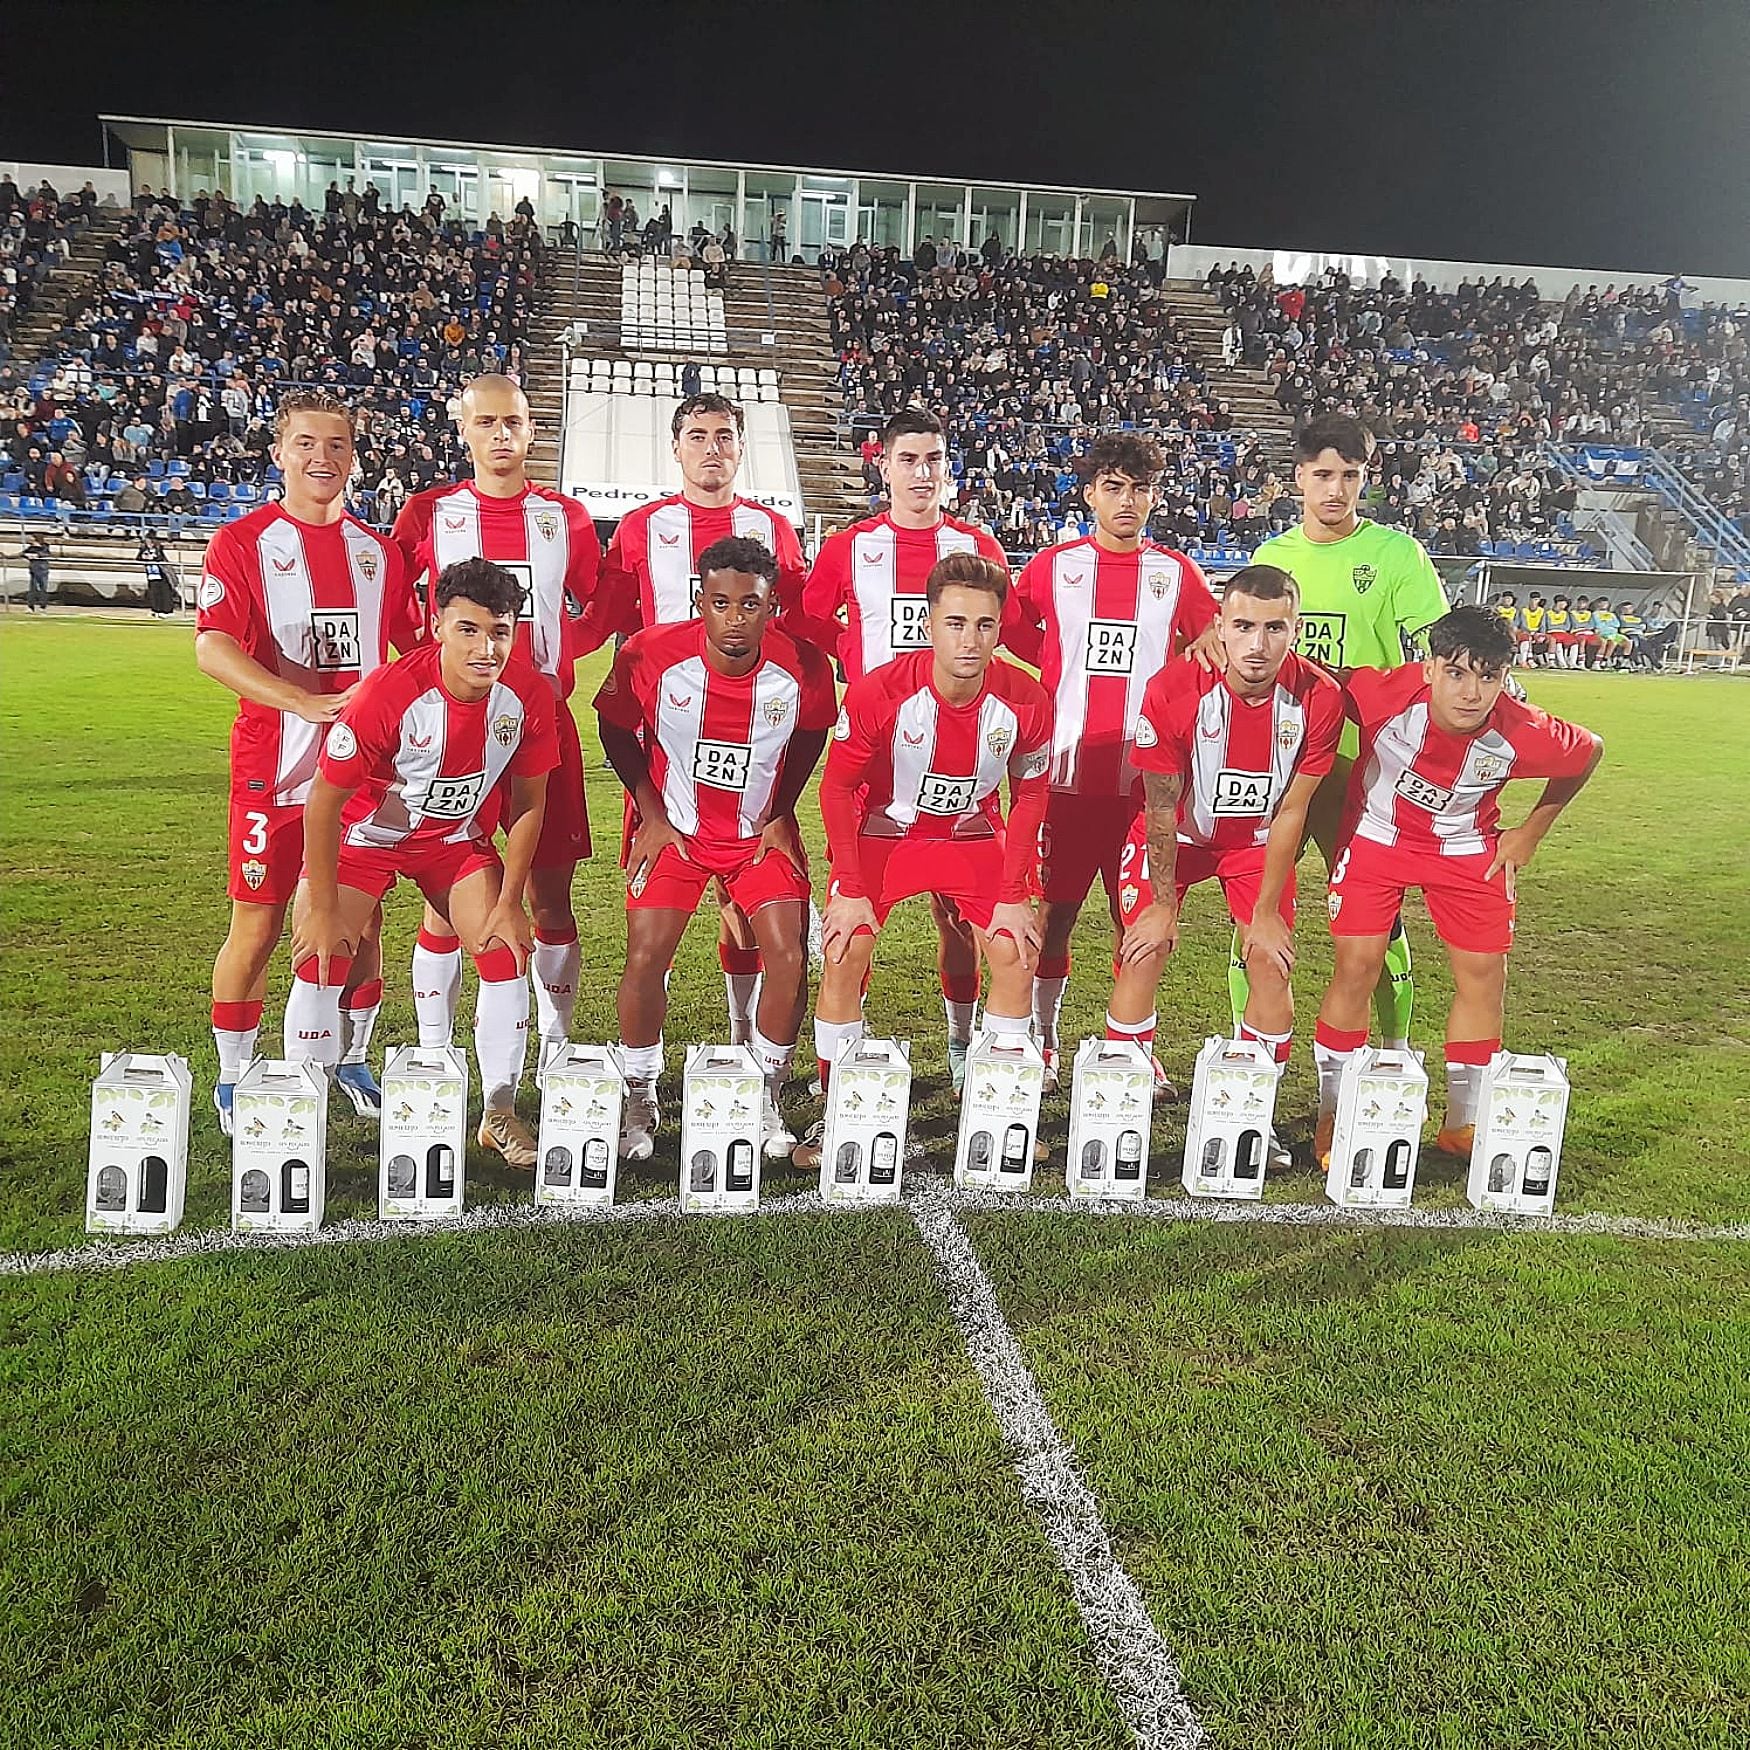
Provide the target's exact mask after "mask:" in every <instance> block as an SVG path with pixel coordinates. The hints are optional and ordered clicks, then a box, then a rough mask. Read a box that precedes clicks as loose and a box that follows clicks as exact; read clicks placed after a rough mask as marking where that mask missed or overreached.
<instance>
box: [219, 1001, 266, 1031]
mask: <svg viewBox="0 0 1750 1750" xmlns="http://www.w3.org/2000/svg"><path fill="white" fill-rule="evenodd" d="M213 1025H214V1026H215V1027H217V1028H221V1029H223V1031H225V1032H227V1033H253V1032H254V1031H255V1030H256V1029H257V1028H258V1027H259V1026H260V1025H261V1004H260V1003H259V1002H251V1003H214V1004H213Z"/></svg>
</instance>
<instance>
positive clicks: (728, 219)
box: [103, 116, 1194, 263]
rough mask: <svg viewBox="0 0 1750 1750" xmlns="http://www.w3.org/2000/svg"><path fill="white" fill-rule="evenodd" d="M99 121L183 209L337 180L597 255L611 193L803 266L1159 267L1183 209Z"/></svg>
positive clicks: (683, 163)
mask: <svg viewBox="0 0 1750 1750" xmlns="http://www.w3.org/2000/svg"><path fill="white" fill-rule="evenodd" d="M103 120H104V126H105V150H106V156H107V158H108V161H109V162H111V163H115V162H121V161H125V162H126V163H127V164H128V167H129V169H130V171H131V173H132V177H133V182H134V186H135V187H136V188H140V187H147V186H149V187H151V188H154V189H161V188H166V187H168V188H170V189H171V190H172V191H173V192H174V194H175V195H176V196H177V197H178V198H179V199H182V200H185V201H186V200H191V199H193V198H194V196H195V195H197V194H200V193H211V192H212V191H214V190H218V189H223V190H224V191H225V192H226V193H227V194H228V195H230V196H231V198H232V199H234V200H236V201H238V202H239V203H240V204H242V205H244V206H247V205H249V204H250V203H251V202H253V201H254V200H255V198H256V197H257V196H258V195H259V196H261V197H262V198H263V199H264V200H268V201H273V200H283V201H288V202H289V201H292V200H299V201H302V202H303V203H304V205H305V206H307V207H312V208H315V209H317V210H320V208H321V206H322V203H323V198H324V196H325V195H326V194H327V192H328V190H329V188H330V187H336V188H338V189H340V190H342V191H344V190H345V189H346V187H347V185H348V184H349V183H350V184H351V185H352V187H353V188H354V189H355V190H356V191H357V192H358V193H359V194H360V195H363V194H364V192H365V190H366V189H367V187H369V186H371V185H373V184H374V185H375V187H376V189H377V192H378V195H379V196H380V197H381V200H382V204H383V205H384V206H385V207H388V208H391V209H398V208H401V207H404V206H405V207H420V206H423V205H424V204H425V202H426V201H427V200H428V199H429V197H430V196H431V195H433V194H436V195H438V196H440V197H441V198H442V200H443V203H444V211H445V213H446V214H448V215H450V216H452V217H457V218H460V219H462V220H464V221H465V222H468V223H472V224H476V225H480V224H484V223H485V222H486V220H487V219H488V218H489V217H490V216H491V215H492V214H494V213H496V214H497V215H498V216H499V217H500V218H504V219H508V218H509V217H510V216H511V214H512V213H513V212H514V211H515V210H516V208H517V206H518V204H519V203H520V202H522V201H525V200H526V201H527V202H528V203H529V204H530V205H531V206H532V207H533V208H534V210H535V214H536V217H537V219H538V221H539V223H540V224H541V226H542V228H543V229H544V230H545V231H546V232H547V233H548V234H549V235H550V236H555V237H556V236H557V235H558V234H559V232H560V229H561V227H562V226H564V225H565V224H566V223H567V222H568V221H569V222H570V223H571V224H573V225H575V226H576V227H577V229H578V232H579V234H580V237H581V240H582V242H583V244H584V246H585V247H586V248H590V247H599V246H601V245H603V244H605V242H606V225H605V211H606V206H607V202H608V200H609V199H610V197H611V196H613V195H616V194H617V195H619V196H620V198H621V199H622V200H623V201H626V202H629V203H630V204H631V205H632V206H633V207H634V208H635V209H636V212H637V217H638V224H639V226H640V228H642V227H643V226H644V225H646V224H647V223H648V222H649V221H650V220H651V219H653V218H659V216H660V215H661V212H662V210H663V208H664V207H666V208H667V209H668V218H669V226H670V228H671V229H672V231H673V232H674V233H675V234H676V235H679V236H683V237H685V236H691V235H693V234H694V231H695V228H696V227H699V228H703V229H704V230H707V231H710V232H711V233H712V234H713V235H716V236H719V237H721V236H722V235H723V234H724V232H725V231H728V232H729V233H731V235H732V236H733V238H734V241H735V246H736V253H737V254H738V255H740V256H741V257H742V258H743V259H751V260H756V261H760V260H769V259H771V257H772V253H773V247H774V240H775V239H778V238H781V239H782V249H783V256H784V259H786V260H791V259H793V258H794V257H796V256H801V257H802V258H803V260H805V261H807V262H810V263H812V262H815V261H817V260H818V259H819V258H820V256H821V255H822V253H824V252H828V251H834V250H839V249H844V248H846V247H848V246H849V245H851V244H853V243H856V242H864V243H868V244H870V245H872V246H874V247H876V248H893V249H898V250H900V251H901V252H902V253H903V254H905V255H910V254H911V253H912V252H913V251H914V250H915V249H916V247H917V245H918V243H919V242H920V241H921V240H922V239H924V238H926V237H928V238H930V239H931V240H932V241H933V242H935V243H936V244H937V245H938V246H939V245H941V244H942V243H944V242H948V241H952V242H954V243H956V244H958V245H959V246H960V247H961V248H963V249H967V250H971V251H974V252H976V251H979V250H981V249H983V248H984V247H985V245H986V243H987V241H988V240H989V239H990V238H992V237H994V238H995V239H996V240H997V242H998V243H999V244H1000V245H1001V246H1002V247H1003V248H1004V249H1020V250H1023V251H1025V252H1027V253H1033V252H1036V251H1038V252H1046V253H1050V254H1057V255H1069V254H1077V255H1094V254H1097V253H1099V252H1100V251H1101V250H1102V249H1103V248H1104V247H1105V246H1106V245H1108V244H1111V245H1112V246H1113V247H1115V248H1116V249H1117V250H1118V252H1119V253H1120V254H1121V255H1124V256H1129V255H1131V254H1133V253H1134V252H1135V250H1136V249H1137V248H1138V247H1139V246H1140V247H1142V248H1146V249H1148V250H1149V252H1150V253H1151V254H1153V255H1155V256H1157V257H1158V256H1159V254H1160V252H1161V246H1162V245H1163V243H1164V242H1165V241H1167V240H1168V239H1172V240H1176V241H1186V240H1188V238H1189V233H1190V214H1191V206H1192V201H1193V198H1194V197H1192V196H1190V195H1176V194H1143V193H1137V194H1127V193H1121V192H1117V191H1114V190H1088V191H1080V192H1078V191H1077V190H1074V189H1063V188H1025V187H1021V186H1020V185H1017V184H1001V183H988V182H986V183H971V182H947V181H942V180H939V179H933V178H920V177H912V176H901V175H894V174H892V173H882V174H869V175H864V174H862V173H860V172H853V171H836V170H804V169H786V168H783V167H779V166H774V165H751V164H750V165H737V164H722V163H702V162H697V161H689V160H685V159H662V158H650V157H637V156H615V157H608V156H596V155H592V154H588V153H580V152H561V151H548V150H539V149H535V148H512V147H505V146H484V145H482V146H474V145H467V144H464V143H460V142H456V141H439V140H399V141H397V140H385V139H379V138H373V137H368V136H361V137H358V138H352V137H348V136H343V135H338V134H312V133H298V134H286V133H278V132H274V131H271V130H264V129H259V128H237V127H227V126H222V125H219V124H215V123H209V122H178V121H162V120H147V119H143V118H139V117H126V116H106V117H104V118H103Z"/></svg>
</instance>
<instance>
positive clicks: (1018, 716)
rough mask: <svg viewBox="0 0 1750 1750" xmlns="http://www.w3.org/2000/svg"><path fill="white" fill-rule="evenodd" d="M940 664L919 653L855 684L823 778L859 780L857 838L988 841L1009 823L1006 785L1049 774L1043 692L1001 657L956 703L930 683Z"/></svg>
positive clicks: (927, 652)
mask: <svg viewBox="0 0 1750 1750" xmlns="http://www.w3.org/2000/svg"><path fill="white" fill-rule="evenodd" d="M935 660H936V658H935V652H934V651H931V650H915V651H913V652H912V653H911V654H910V655H908V656H901V657H898V658H896V659H895V660H894V661H893V662H891V663H889V664H887V665H886V666H885V667H883V668H880V669H877V670H876V671H875V673H874V674H871V675H865V676H864V677H863V679H862V680H860V681H853V682H852V683H851V686H850V689H849V690H848V691H847V692H846V694H845V698H844V708H843V709H842V710H841V711H840V713H839V720H838V725H837V727H836V728H835V730H834V731H833V736H834V739H833V745H832V751H831V752H830V753H829V754H828V755H827V772H828V775H829V778H831V777H833V776H844V777H847V778H848V776H849V774H852V773H855V774H856V782H857V784H858V785H860V786H861V787H862V790H863V798H862V801H863V819H862V821H861V823H860V827H859V830H860V831H862V832H865V833H868V834H870V835H871V836H873V837H876V838H899V837H906V838H922V839H941V838H986V837H989V835H990V834H991V833H993V832H994V831H996V829H997V828H998V827H1000V826H1001V825H1002V823H1003V815H1002V808H1001V805H1000V803H999V800H998V795H997V791H998V787H999V786H1000V785H1001V783H1002V781H1003V779H1004V778H1005V777H1010V778H1013V779H1015V780H1017V781H1019V780H1023V779H1033V780H1038V779H1042V778H1043V777H1044V775H1045V768H1046V760H1047V754H1048V752H1049V749H1050V745H1051V700H1050V698H1049V697H1048V696H1047V694H1046V691H1045V689H1044V688H1043V687H1042V686H1040V684H1039V683H1038V682H1037V681H1036V680H1034V678H1033V677H1032V676H1031V675H1030V674H1028V673H1027V672H1026V671H1025V670H1023V669H1019V668H1016V667H1015V666H1014V665H1013V664H1012V663H1007V662H1004V661H1003V660H1002V658H1001V657H998V658H996V659H994V660H993V661H992V663H991V665H990V668H989V669H988V670H987V672H986V674H985V678H984V686H983V688H982V689H981V690H980V692H979V694H978V696H977V697H976V698H974V699H971V700H969V701H968V702H967V703H966V704H964V705H950V704H949V703H948V702H947V700H945V699H944V698H943V697H942V695H941V694H940V693H938V692H937V691H936V688H935V685H934V683H933V682H932V680H931V671H932V669H933V668H934V665H935ZM829 824H830V823H829Z"/></svg>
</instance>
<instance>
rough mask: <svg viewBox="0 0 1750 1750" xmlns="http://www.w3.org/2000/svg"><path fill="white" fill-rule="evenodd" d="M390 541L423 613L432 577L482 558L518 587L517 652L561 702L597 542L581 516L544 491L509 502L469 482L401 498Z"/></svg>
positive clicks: (590, 587)
mask: <svg viewBox="0 0 1750 1750" xmlns="http://www.w3.org/2000/svg"><path fill="white" fill-rule="evenodd" d="M395 541H396V544H397V545H398V546H399V547H400V548H401V550H402V552H403V553H404V554H405V555H406V557H407V568H408V575H409V576H410V577H412V578H413V579H414V581H415V582H416V583H417V582H418V581H419V580H420V579H421V578H423V579H424V598H425V609H426V612H427V614H430V613H433V612H435V610H436V600H435V597H436V591H437V580H438V576H439V574H440V573H441V572H442V571H443V569H444V567H445V566H447V565H453V564H455V562H456V561H457V560H458V559H490V560H491V561H492V562H493V564H495V565H502V566H503V567H504V568H505V570H506V571H508V572H510V573H511V575H512V576H513V577H515V578H516V580H517V582H518V583H520V584H521V585H522V587H523V611H522V614H521V623H520V624H519V625H518V627H517V649H518V650H519V651H521V652H522V654H523V655H524V656H525V657H527V658H528V660H529V661H531V662H532V663H533V664H534V665H535V667H536V668H538V669H539V670H540V671H541V673H542V674H544V675H548V676H550V677H551V678H552V679H554V680H555V681H557V682H558V684H559V690H560V692H561V693H562V694H564V695H566V696H567V697H569V695H570V693H571V686H572V674H571V664H572V649H571V638H570V633H569V628H570V624H571V616H570V614H569V613H568V611H567V609H566V598H567V597H569V598H570V599H571V600H572V601H573V602H575V603H576V604H577V607H578V608H579V610H581V609H583V608H585V607H587V606H588V604H589V601H590V598H591V597H592V596H593V595H594V594H595V591H596V571H597V568H598V567H599V565H600V564H601V556H602V547H601V542H600V541H599V540H597V539H596V532H595V524H594V523H593V522H591V521H590V516H589V512H588V511H587V510H585V509H584V507H583V506H582V505H581V504H580V503H579V502H578V501H577V500H576V499H575V498H569V497H567V496H566V495H565V494H564V493H563V492H555V491H554V490H553V488H552V487H550V486H535V485H530V486H527V487H525V488H524V489H523V491H521V492H519V493H518V494H517V495H516V496H515V497H514V498H490V497H488V496H487V495H486V494H485V493H483V492H481V491H479V490H478V488H476V486H475V485H474V482H473V481H472V480H464V481H462V482H461V483H460V484H459V485H455V486H434V487H432V488H431V489H430V491H428V492H421V493H419V494H417V495H416V496H415V497H413V498H410V499H408V501H407V502H406V504H404V505H403V506H402V507H401V514H400V516H398V517H397V518H396V519H395Z"/></svg>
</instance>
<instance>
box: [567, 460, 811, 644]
mask: <svg viewBox="0 0 1750 1750" xmlns="http://www.w3.org/2000/svg"><path fill="white" fill-rule="evenodd" d="M730 535H740V536H743V537H745V538H746V539H749V540H754V541H758V542H759V543H760V545H761V546H762V547H764V548H765V549H766V551H767V552H768V553H770V554H771V555H772V557H773V558H774V559H776V560H777V562H778V579H777V583H776V586H775V593H776V596H777V602H778V610H779V612H780V613H782V612H784V611H786V610H788V609H793V608H795V607H796V605H797V604H798V603H799V602H800V601H801V599H802V579H803V564H802V544H801V542H800V541H798V540H797V538H796V530H795V529H794V528H793V527H792V526H791V525H790V523H789V522H788V521H787V520H786V519H785V518H783V517H781V516H779V515H778V513H777V512H776V511H773V510H768V509H767V508H766V507H765V506H764V505H763V504H755V503H753V502H752V501H751V500H749V499H746V498H737V499H734V500H732V501H731V502H730V503H728V504H724V505H704V504H694V503H693V502H692V500H691V499H689V498H687V497H686V496H685V495H684V494H682V493H679V492H677V493H673V494H671V495H670V496H669V497H667V498H659V499H657V501H656V502H655V503H654V504H643V505H640V506H639V507H638V508H637V509H636V510H634V511H628V512H627V514H626V515H625V516H624V517H622V518H621V520H620V526H619V527H618V528H617V529H615V530H614V538H613V539H612V540H611V541H610V542H609V543H608V556H607V559H606V561H605V562H604V563H603V566H602V581H601V591H600V598H599V606H598V607H597V608H596V609H595V610H594V611H593V612H592V613H591V614H590V616H589V618H590V622H591V624H592V626H593V627H599V629H600V632H601V635H602V637H603V638H606V637H611V636H613V635H614V634H616V633H622V632H636V631H637V630H638V629H639V628H640V627H641V626H662V625H668V624H670V623H672V622H673V621H676V620H690V619H692V618H693V613H694V609H693V594H694V591H696V590H697V589H698V587H699V555H700V554H701V553H703V552H704V551H705V549H706V548H707V547H710V546H714V545H715V544H716V543H717V542H718V541H721V540H724V539H726V538H727V537H728V536H730ZM598 642H599V640H598Z"/></svg>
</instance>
